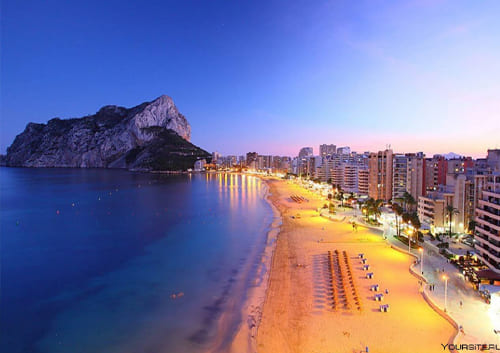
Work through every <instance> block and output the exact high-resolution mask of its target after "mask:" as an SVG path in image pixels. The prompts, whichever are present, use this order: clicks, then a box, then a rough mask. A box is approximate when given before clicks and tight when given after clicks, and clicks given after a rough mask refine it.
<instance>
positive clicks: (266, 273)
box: [206, 173, 283, 353]
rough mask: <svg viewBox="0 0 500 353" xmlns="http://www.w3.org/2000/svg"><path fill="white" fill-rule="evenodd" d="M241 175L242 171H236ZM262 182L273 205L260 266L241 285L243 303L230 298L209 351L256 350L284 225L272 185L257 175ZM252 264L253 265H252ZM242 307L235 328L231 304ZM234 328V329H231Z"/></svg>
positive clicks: (257, 259)
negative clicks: (272, 270)
mask: <svg viewBox="0 0 500 353" xmlns="http://www.w3.org/2000/svg"><path fill="white" fill-rule="evenodd" d="M233 174H238V175H242V174H241V173H233ZM254 177H256V178H258V179H260V180H261V182H262V183H263V193H264V195H263V199H264V200H265V201H266V202H267V204H268V205H269V206H270V207H271V210H272V214H273V216H272V220H271V222H270V223H269V224H268V225H267V227H266V228H267V229H266V234H265V243H264V245H263V248H262V251H261V252H260V253H259V254H258V255H257V256H256V258H255V262H254V263H253V265H257V263H258V265H257V269H256V270H255V272H254V273H253V274H252V275H251V276H252V277H249V278H242V279H241V280H240V281H241V283H240V284H245V285H247V286H248V287H247V290H246V292H245V294H244V298H243V301H242V304H240V305H238V303H237V300H236V298H231V299H230V301H229V302H228V303H227V308H226V310H224V312H222V313H221V316H220V318H219V320H218V322H217V334H216V335H215V337H214V339H213V343H212V344H211V345H210V347H208V348H207V349H206V352H210V353H215V352H227V353H241V352H256V351H257V344H256V339H257V328H258V326H259V325H260V322H261V319H262V309H263V306H264V302H265V298H266V294H267V289H268V286H269V280H270V272H271V266H272V261H273V257H274V251H275V249H276V243H277V238H278V235H279V233H280V229H281V226H282V222H283V220H282V216H281V213H280V212H279V210H278V209H277V208H276V207H275V205H274V203H273V202H272V200H271V196H272V193H271V188H270V185H269V183H268V182H267V180H266V179H265V178H262V177H261V176H254ZM250 266H252V264H250ZM234 306H237V307H239V309H238V310H239V318H240V319H239V320H238V324H237V327H236V328H235V329H234V330H232V326H231V319H232V318H234V316H232V315H235V314H234V312H232V311H231V310H230V308H231V307H234ZM231 331H232V332H231Z"/></svg>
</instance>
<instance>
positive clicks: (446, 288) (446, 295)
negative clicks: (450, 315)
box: [443, 275, 448, 312]
mask: <svg viewBox="0 0 500 353" xmlns="http://www.w3.org/2000/svg"><path fill="white" fill-rule="evenodd" d="M443 279H444V311H445V312H446V301H447V300H448V276H446V275H443Z"/></svg>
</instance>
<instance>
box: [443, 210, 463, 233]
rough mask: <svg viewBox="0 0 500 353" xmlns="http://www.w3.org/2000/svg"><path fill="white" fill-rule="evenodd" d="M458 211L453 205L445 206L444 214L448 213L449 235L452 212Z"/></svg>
mask: <svg viewBox="0 0 500 353" xmlns="http://www.w3.org/2000/svg"><path fill="white" fill-rule="evenodd" d="M459 213H460V212H459V211H458V210H457V209H456V208H455V207H453V205H447V206H446V214H447V215H448V223H449V226H450V231H449V236H450V237H451V222H452V221H453V215H454V214H459Z"/></svg>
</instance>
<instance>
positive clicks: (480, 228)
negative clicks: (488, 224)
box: [476, 224, 500, 242]
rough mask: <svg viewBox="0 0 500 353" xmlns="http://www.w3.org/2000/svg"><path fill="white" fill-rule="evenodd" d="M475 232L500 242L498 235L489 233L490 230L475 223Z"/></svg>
mask: <svg viewBox="0 0 500 353" xmlns="http://www.w3.org/2000/svg"><path fill="white" fill-rule="evenodd" d="M476 232H479V233H481V234H484V235H485V236H486V237H491V238H492V239H494V240H496V241H499V242H500V235H498V234H497V233H495V234H493V233H491V232H490V231H488V230H486V229H484V228H483V227H481V226H480V225H479V224H477V225H476Z"/></svg>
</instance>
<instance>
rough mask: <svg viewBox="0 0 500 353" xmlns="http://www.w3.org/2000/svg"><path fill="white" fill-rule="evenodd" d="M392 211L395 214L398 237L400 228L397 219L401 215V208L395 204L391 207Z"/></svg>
mask: <svg viewBox="0 0 500 353" xmlns="http://www.w3.org/2000/svg"><path fill="white" fill-rule="evenodd" d="M392 210H393V211H394V213H395V214H396V235H399V234H400V231H401V229H400V228H401V227H400V225H399V217H401V216H402V215H403V207H401V206H400V205H398V204H397V203H395V204H393V205H392Z"/></svg>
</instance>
